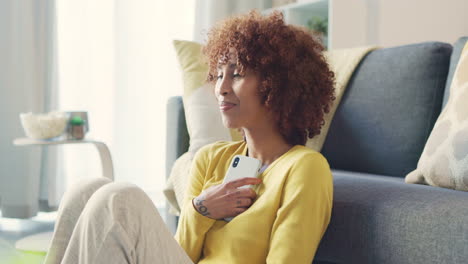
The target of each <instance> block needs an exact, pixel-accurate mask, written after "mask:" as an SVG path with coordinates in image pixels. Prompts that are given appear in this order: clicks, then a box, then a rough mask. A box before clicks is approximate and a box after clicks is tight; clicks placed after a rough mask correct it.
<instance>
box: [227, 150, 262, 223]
mask: <svg viewBox="0 0 468 264" xmlns="http://www.w3.org/2000/svg"><path fill="white" fill-rule="evenodd" d="M261 166H262V162H261V161H260V160H258V159H254V158H251V157H247V156H242V155H236V156H234V158H233V159H232V161H231V164H230V165H229V169H228V171H227V173H226V176H225V177H224V181H223V183H225V182H230V181H234V180H237V179H240V178H244V177H258V171H259V170H260V168H261ZM251 187H252V185H244V186H241V187H238V188H251ZM233 218H234V217H227V218H224V220H226V221H227V222H229V221H231V220H232V219H233Z"/></svg>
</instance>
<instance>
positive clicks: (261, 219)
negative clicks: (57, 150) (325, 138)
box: [46, 11, 334, 264]
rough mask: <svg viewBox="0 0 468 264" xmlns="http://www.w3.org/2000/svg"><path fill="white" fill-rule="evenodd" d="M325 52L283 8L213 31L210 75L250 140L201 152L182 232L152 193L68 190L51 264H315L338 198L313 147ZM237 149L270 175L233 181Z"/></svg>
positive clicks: (324, 98) (327, 96) (328, 91)
mask: <svg viewBox="0 0 468 264" xmlns="http://www.w3.org/2000/svg"><path fill="white" fill-rule="evenodd" d="M322 51H323V47H322V46H321V44H319V42H318V41H317V40H315V39H314V38H313V37H312V36H311V35H310V34H309V33H307V32H306V31H304V30H303V29H300V28H298V27H294V26H290V25H285V23H284V21H283V17H282V15H281V14H280V13H273V14H272V15H270V16H268V17H262V16H261V15H260V14H258V13H257V12H256V11H252V12H250V13H249V14H247V15H241V16H237V17H232V18H230V19H227V20H225V21H224V22H222V23H220V24H218V25H217V26H216V27H214V28H213V29H212V30H211V31H210V33H209V39H208V42H207V45H206V46H205V48H204V54H205V55H206V57H207V58H208V61H209V73H208V78H207V79H208V81H209V82H215V95H216V98H217V100H218V102H219V109H220V111H221V115H222V119H223V122H224V125H225V126H226V127H228V128H239V129H241V130H242V131H243V134H244V140H243V141H239V142H216V143H214V144H210V145H208V146H205V147H203V148H202V149H200V150H199V151H198V152H197V154H196V156H195V158H194V164H193V167H192V169H191V175H190V182H189V187H188V190H187V193H186V199H185V203H184V206H183V211H182V213H181V217H180V221H179V226H178V229H177V233H176V235H175V240H174V239H173V238H172V236H171V234H170V232H169V231H168V230H167V228H166V227H165V225H164V223H163V221H162V219H161V217H160V216H159V214H158V213H157V210H156V209H155V208H154V206H153V205H152V203H151V201H150V199H149V198H148V197H147V196H146V194H144V192H143V191H141V190H140V189H139V188H137V187H135V186H133V185H129V184H123V183H108V181H107V180H105V179H97V180H94V181H92V182H90V183H87V184H85V185H82V186H81V187H80V188H76V189H75V190H72V191H70V192H68V193H67V194H66V195H65V197H64V200H63V202H62V204H61V208H60V209H59V217H58V221H57V225H56V230H55V235H54V239H53V242H52V246H51V250H50V252H49V255H48V256H47V260H46V263H60V262H61V261H62V262H63V263H205V264H206V263H311V261H312V259H313V257H314V254H315V251H316V249H317V246H318V244H319V242H320V239H321V238H322V236H323V234H324V232H325V230H326V228H327V226H328V223H329V221H330V216H331V208H332V197H333V186H332V176H331V173H330V169H329V166H328V163H327V161H326V159H325V158H324V157H323V156H322V155H321V154H320V153H318V152H315V151H313V150H311V149H308V148H306V147H304V145H305V143H306V140H307V139H308V138H312V137H313V136H315V135H317V134H318V133H319V132H320V128H321V127H322V125H323V123H324V119H323V118H324V113H326V112H328V109H329V107H330V104H331V103H332V101H333V100H334V96H333V91H334V88H333V85H334V75H333V72H331V71H330V69H329V67H328V65H327V63H326V61H325V59H324V57H323V54H322ZM238 154H240V155H245V156H249V157H253V158H256V159H258V160H260V161H261V163H262V169H261V174H260V175H259V177H258V178H249V177H245V178H242V179H240V180H236V181H232V182H229V183H223V179H224V176H225V173H226V171H227V169H228V166H229V165H230V162H231V159H232V158H233V157H234V156H235V155H238ZM245 185H253V188H243V189H238V187H241V186H245ZM88 199H89V201H88ZM229 217H233V219H232V221H230V222H227V221H225V220H224V219H225V218H229Z"/></svg>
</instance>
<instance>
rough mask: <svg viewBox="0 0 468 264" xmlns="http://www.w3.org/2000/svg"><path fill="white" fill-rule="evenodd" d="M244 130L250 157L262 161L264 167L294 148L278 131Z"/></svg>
mask: <svg viewBox="0 0 468 264" xmlns="http://www.w3.org/2000/svg"><path fill="white" fill-rule="evenodd" d="M243 130H244V135H245V140H246V142H247V149H248V156H249V157H252V158H256V159H258V160H260V161H261V162H262V164H263V165H269V164H271V163H273V161H275V160H276V159H277V158H279V157H280V156H281V155H283V154H284V153H286V152H287V151H288V150H289V149H291V148H292V147H293V146H292V145H290V144H288V143H287V142H286V140H284V138H283V137H282V135H281V134H280V133H279V132H278V131H277V130H276V129H273V128H268V129H259V128H257V129H246V128H244V129H243Z"/></svg>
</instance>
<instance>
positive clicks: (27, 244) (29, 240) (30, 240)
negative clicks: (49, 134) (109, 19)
mask: <svg viewBox="0 0 468 264" xmlns="http://www.w3.org/2000/svg"><path fill="white" fill-rule="evenodd" d="M63 144H93V145H94V146H95V147H96V148H97V150H98V152H99V157H100V158H101V164H102V175H103V176H104V177H106V178H109V179H111V180H112V181H113V180H114V167H113V164H112V158H111V154H110V151H109V148H108V147H107V145H106V144H105V143H103V142H100V141H97V140H93V139H82V140H68V139H60V140H40V139H31V138H17V139H15V140H13V145H15V146H53V145H63ZM52 236H53V232H45V233H40V234H36V235H32V236H27V237H24V238H22V239H20V240H18V241H17V242H16V244H15V247H16V249H18V250H21V251H24V252H33V253H36V254H40V255H44V256H45V255H46V254H47V250H49V246H50V243H51V241H52Z"/></svg>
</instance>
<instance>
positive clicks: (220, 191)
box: [192, 177, 262, 220]
mask: <svg viewBox="0 0 468 264" xmlns="http://www.w3.org/2000/svg"><path fill="white" fill-rule="evenodd" d="M261 182H262V180H261V179H258V178H250V177H245V178H241V179H238V180H235V181H231V182H227V183H223V184H219V185H214V186H211V187H210V188H208V189H206V190H204V191H203V192H202V193H201V194H200V195H199V196H197V197H195V198H194V199H193V200H192V204H193V206H194V207H195V209H196V210H197V211H198V212H199V213H200V214H202V215H204V216H206V217H209V218H212V219H216V220H219V219H223V218H227V217H234V216H237V215H239V214H241V213H243V212H245V210H247V209H248V208H249V207H250V206H251V205H252V203H253V201H254V199H255V198H256V197H257V194H256V193H255V191H254V190H252V189H251V188H242V189H237V187H241V186H244V185H254V184H260V183H261Z"/></svg>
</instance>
